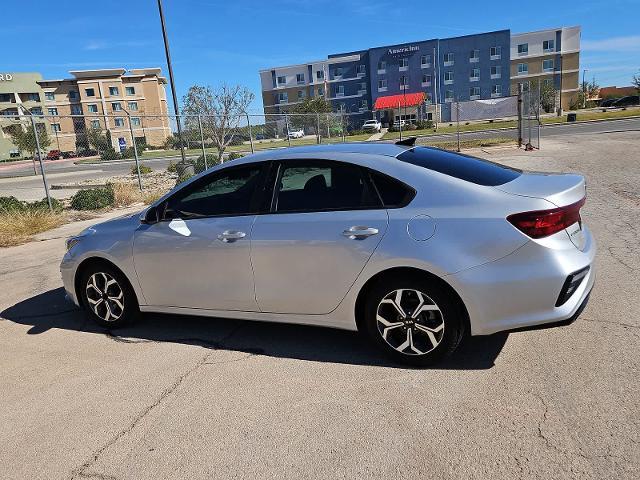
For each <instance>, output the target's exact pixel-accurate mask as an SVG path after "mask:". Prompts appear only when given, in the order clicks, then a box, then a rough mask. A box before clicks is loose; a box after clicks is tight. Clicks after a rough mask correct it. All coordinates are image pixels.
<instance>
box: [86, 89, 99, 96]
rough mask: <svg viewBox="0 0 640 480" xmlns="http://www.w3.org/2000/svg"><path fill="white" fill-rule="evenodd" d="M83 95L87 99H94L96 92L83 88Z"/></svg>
mask: <svg viewBox="0 0 640 480" xmlns="http://www.w3.org/2000/svg"><path fill="white" fill-rule="evenodd" d="M84 94H85V95H86V96H87V97H95V96H96V91H95V90H94V89H93V88H85V89H84Z"/></svg>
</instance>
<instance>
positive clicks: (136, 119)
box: [131, 117, 140, 127]
mask: <svg viewBox="0 0 640 480" xmlns="http://www.w3.org/2000/svg"><path fill="white" fill-rule="evenodd" d="M131 125H133V126H134V127H139V126H140V117H131Z"/></svg>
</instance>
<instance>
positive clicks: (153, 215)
mask: <svg viewBox="0 0 640 480" xmlns="http://www.w3.org/2000/svg"><path fill="white" fill-rule="evenodd" d="M159 221H160V209H159V208H158V206H157V205H156V206H153V207H149V208H148V209H147V210H146V211H145V212H144V213H143V215H142V216H141V218H140V222H141V223H146V224H147V225H153V224H154V223H158V222H159Z"/></svg>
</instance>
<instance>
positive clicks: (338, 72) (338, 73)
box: [333, 67, 342, 78]
mask: <svg viewBox="0 0 640 480" xmlns="http://www.w3.org/2000/svg"><path fill="white" fill-rule="evenodd" d="M333 78H342V67H338V68H336V69H335V70H334V71H333Z"/></svg>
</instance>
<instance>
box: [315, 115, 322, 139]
mask: <svg viewBox="0 0 640 480" xmlns="http://www.w3.org/2000/svg"><path fill="white" fill-rule="evenodd" d="M316 117H317V125H316V126H317V128H316V133H317V135H318V145H320V143H321V141H320V114H319V113H316Z"/></svg>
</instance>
